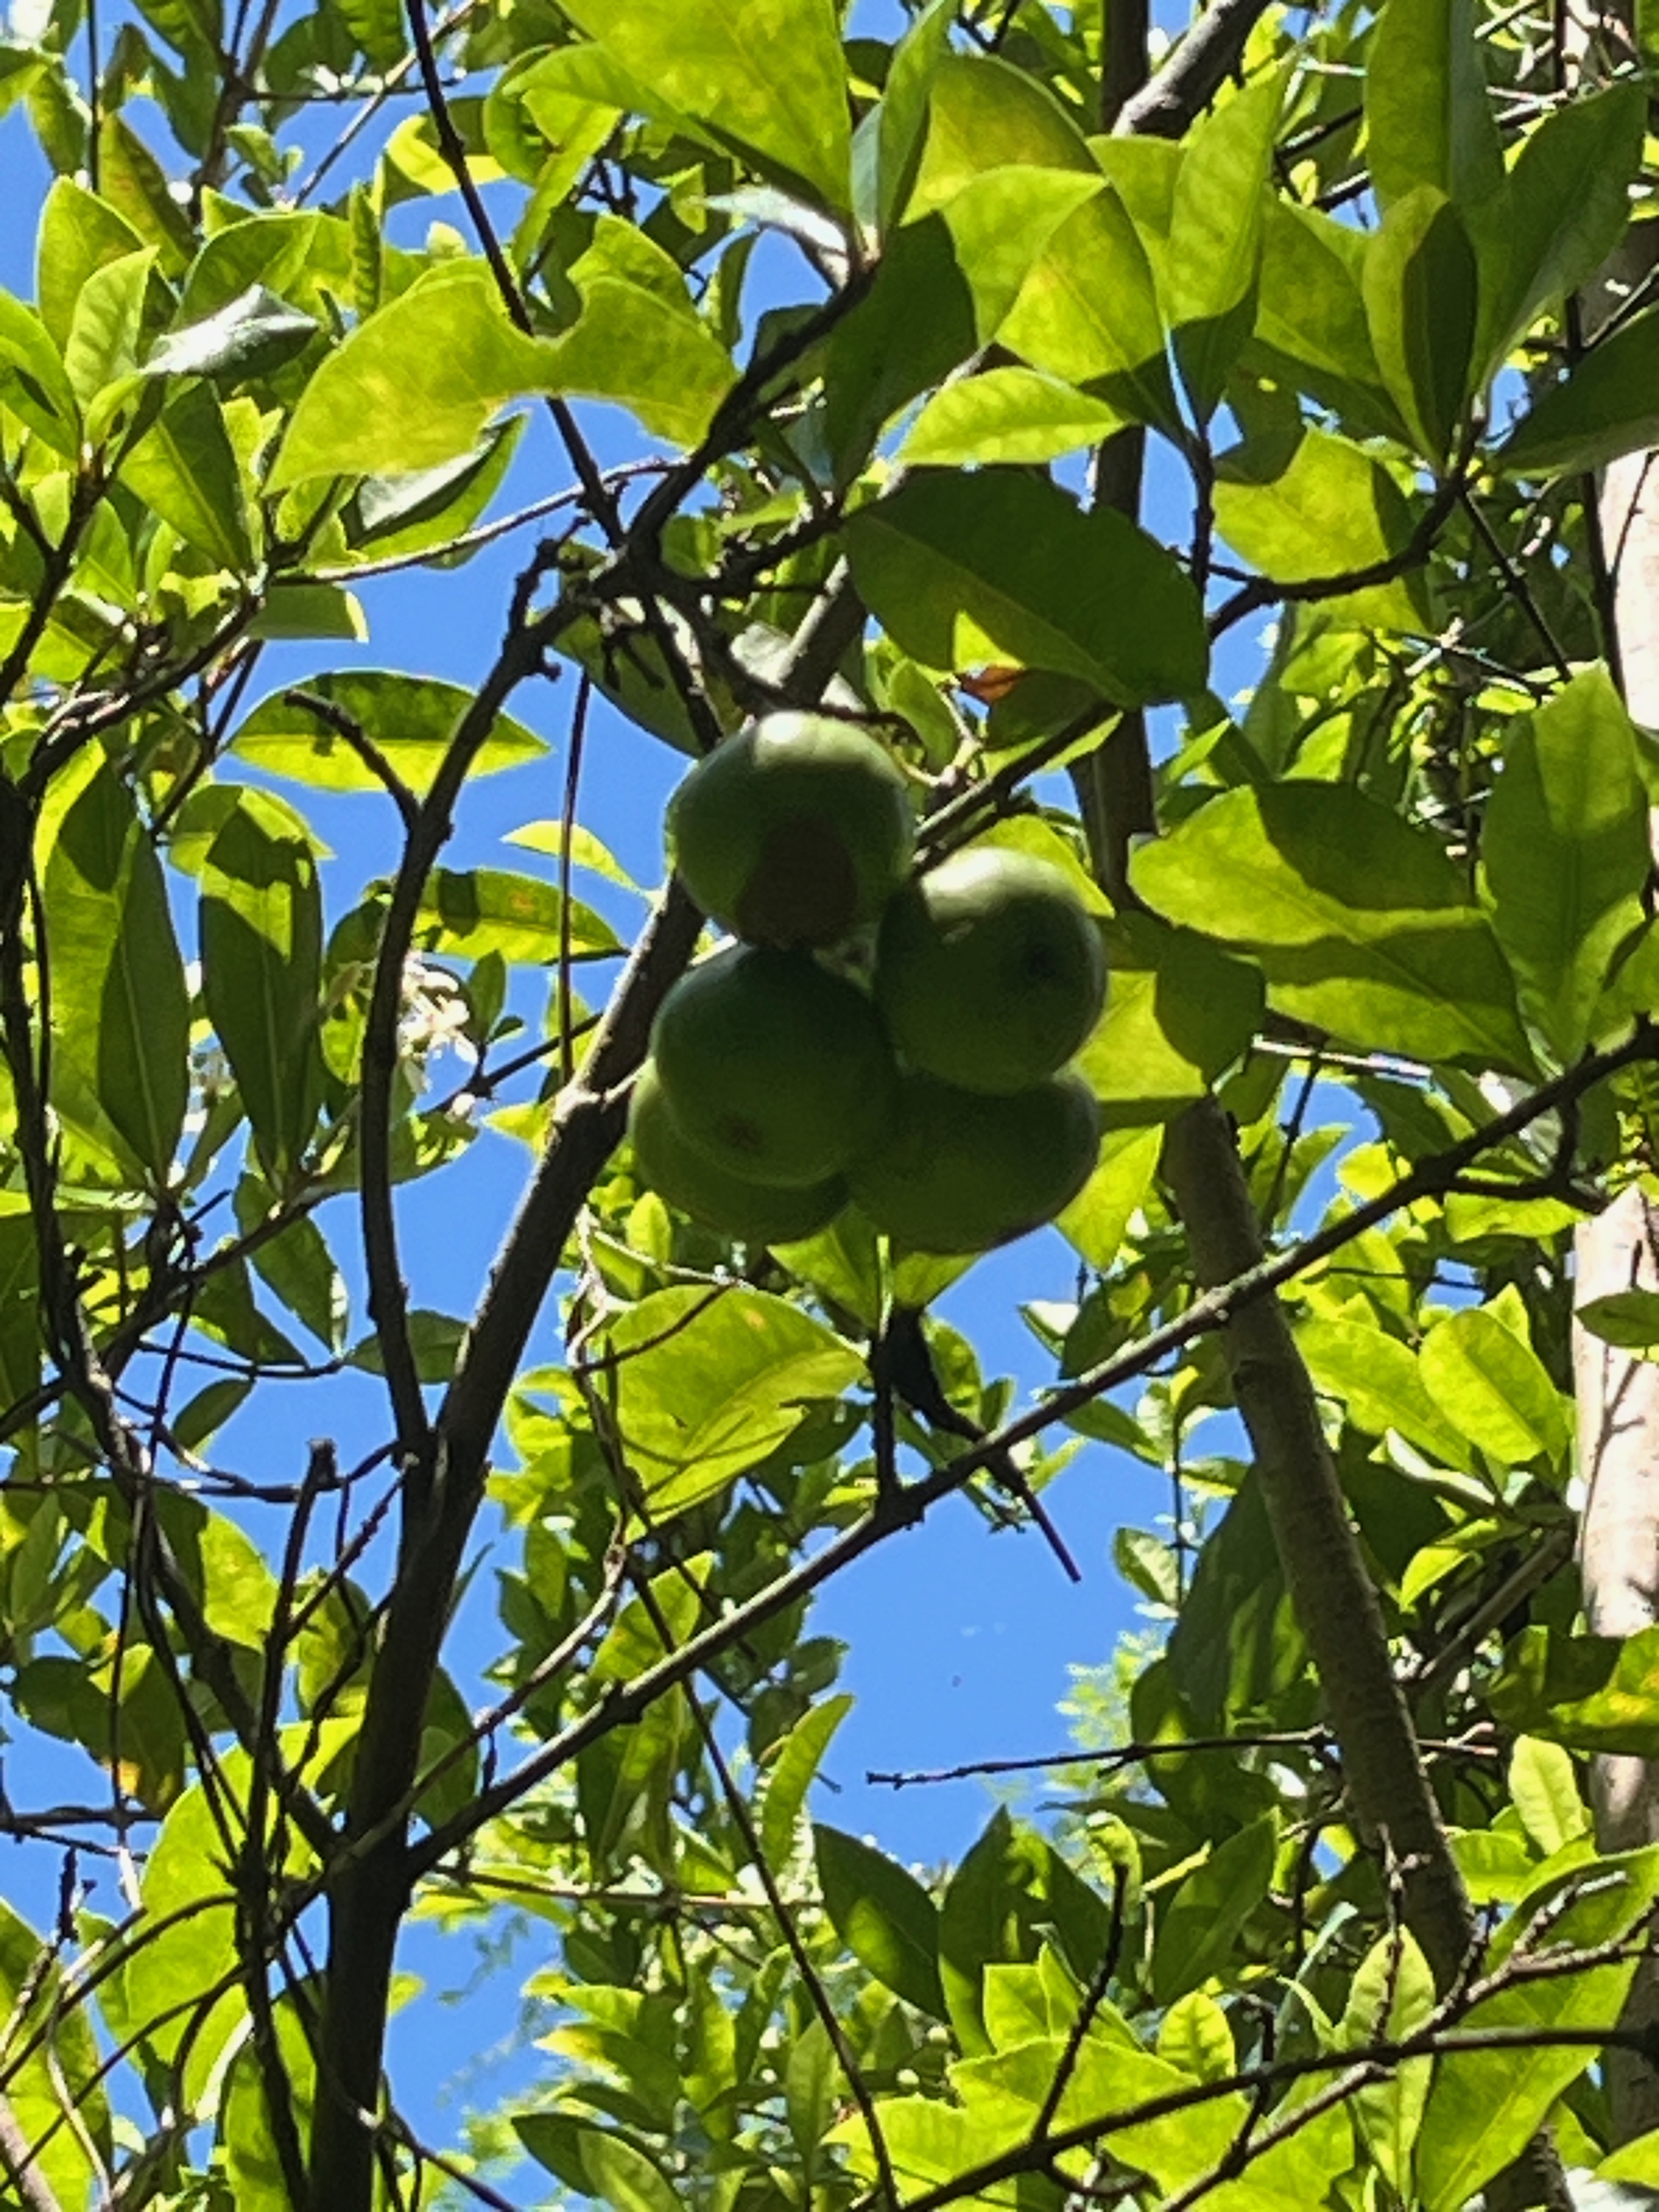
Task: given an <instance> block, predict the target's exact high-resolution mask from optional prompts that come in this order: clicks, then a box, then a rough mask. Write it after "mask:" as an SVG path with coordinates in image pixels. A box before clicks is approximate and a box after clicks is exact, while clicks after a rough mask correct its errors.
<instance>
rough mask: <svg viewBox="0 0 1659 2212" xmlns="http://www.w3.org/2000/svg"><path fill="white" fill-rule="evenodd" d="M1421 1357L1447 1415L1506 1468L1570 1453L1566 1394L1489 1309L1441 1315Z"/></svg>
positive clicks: (1424, 1372)
mask: <svg viewBox="0 0 1659 2212" xmlns="http://www.w3.org/2000/svg"><path fill="white" fill-rule="evenodd" d="M1419 1364H1420V1367H1421V1371H1422V1376H1423V1381H1424V1383H1425V1385H1426V1387H1427V1389H1428V1391H1429V1395H1431V1397H1432V1398H1433V1400H1434V1401H1435V1403H1436V1405H1437V1406H1438V1407H1439V1408H1440V1410H1441V1412H1442V1413H1443V1414H1444V1415H1445V1417H1446V1419H1448V1420H1449V1422H1450V1423H1451V1424H1452V1425H1453V1426H1454V1427H1455V1429H1457V1430H1459V1431H1461V1432H1462V1434H1463V1435H1464V1436H1466V1437H1468V1438H1469V1440H1470V1441H1471V1443H1476V1444H1478V1445H1479V1446H1480V1449H1481V1450H1482V1451H1483V1452H1485V1453H1486V1455H1487V1456H1488V1457H1489V1458H1491V1459H1492V1460H1494V1461H1496V1462H1498V1465H1499V1466H1510V1465H1524V1464H1525V1463H1526V1462H1528V1461H1530V1460H1534V1459H1536V1458H1538V1457H1540V1456H1541V1455H1542V1456H1544V1457H1546V1458H1547V1459H1550V1460H1552V1461H1559V1460H1561V1459H1563V1458H1564V1457H1565V1454H1566V1451H1567V1449H1568V1446H1569V1443H1571V1422H1570V1420H1569V1419H1568V1414H1567V1410H1566V1407H1565V1406H1564V1404H1563V1403H1562V1399H1561V1394H1560V1392H1559V1390H1558V1389H1556V1387H1555V1385H1554V1383H1552V1382H1551V1380H1550V1378H1549V1375H1548V1373H1547V1370H1546V1369H1545V1366H1544V1364H1543V1362H1542V1361H1541V1359H1540V1358H1539V1357H1538V1355H1537V1353H1536V1352H1534V1350H1533V1349H1532V1347H1531V1346H1530V1345H1528V1344H1526V1343H1523V1342H1522V1340H1521V1338H1520V1337H1518V1336H1517V1335H1516V1334H1515V1332H1514V1330H1513V1329H1511V1328H1505V1327H1504V1323H1503V1322H1501V1321H1500V1320H1498V1317H1497V1316H1496V1315H1495V1314H1494V1313H1492V1312H1491V1311H1490V1310H1488V1309H1487V1308H1486V1307H1483V1306H1472V1307H1468V1308H1467V1309H1465V1310H1463V1311H1462V1312H1461V1313H1454V1314H1448V1315H1446V1316H1445V1317H1444V1318H1443V1320H1441V1321H1437V1322H1436V1323H1435V1325H1434V1327H1433V1328H1431V1330H1430V1331H1429V1333H1428V1334H1427V1336H1426V1337H1425V1339H1424V1340H1423V1347H1422V1350H1421V1352H1420V1353H1419Z"/></svg>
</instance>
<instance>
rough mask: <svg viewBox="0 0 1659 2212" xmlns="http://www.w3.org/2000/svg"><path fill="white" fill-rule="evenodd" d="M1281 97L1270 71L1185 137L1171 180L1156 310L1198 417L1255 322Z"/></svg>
mask: <svg viewBox="0 0 1659 2212" xmlns="http://www.w3.org/2000/svg"><path fill="white" fill-rule="evenodd" d="M1284 94H1285V81H1284V78H1283V77H1282V76H1280V75H1279V73H1278V72H1275V73H1274V74H1273V76H1268V77H1264V78H1262V79H1261V81H1260V82H1257V83H1255V84H1253V85H1250V86H1249V87H1247V88H1246V89H1244V90H1243V91H1242V92H1237V93H1235V94H1233V96H1232V97H1231V99H1230V100H1225V101H1224V102H1222V103H1221V104H1220V105H1219V106H1216V107H1215V108H1212V110H1211V112H1209V113H1208V114H1207V115H1206V116H1204V117H1202V118H1200V121H1199V123H1198V124H1197V125H1196V127H1195V128H1194V130H1192V131H1190V132H1188V136H1187V138H1186V141H1185V143H1184V146H1183V148H1182V157H1181V167H1180V169H1179V170H1178V171H1177V173H1176V187H1175V201H1174V205H1173V207H1172V209H1171V210H1170V238H1169V246H1168V248H1167V252H1166V254H1165V256H1164V264H1163V268H1164V309H1165V313H1167V315H1168V317H1169V321H1170V334H1171V337H1172V340H1173V343H1174V346H1175V355H1176V362H1178V363H1179V364H1180V368H1181V380H1182V383H1183V384H1184V385H1185V386H1186V388H1187V392H1188V398H1190V399H1191V401H1192V403H1193V406H1194V410H1195V412H1196V413H1197V414H1198V416H1199V417H1200V420H1207V419H1208V417H1209V416H1211V415H1212V414H1213V412H1214V411H1215V409H1216V406H1217V404H1218V402H1219V400H1220V398H1221V395H1222V392H1223V391H1224V390H1225V386H1226V382H1227V379H1228V377H1229V375H1230V374H1231V372H1232V368H1233V364H1234V362H1236V361H1237V358H1238V355H1239V351H1240V349H1241V348H1242V347H1243V344H1244V342H1245V340H1246V339H1247V338H1248V337H1249V335H1250V332H1251V330H1252V328H1253V327H1254V325H1255V301H1256V283H1257V278H1258V276H1259V274H1260V271H1261V242H1262V228H1263V218H1264V216H1265V213H1266V208H1267V184H1268V179H1269V176H1270V173H1271V168H1272V163H1273V137H1274V133H1275V131H1277V129H1278V126H1279V109H1280V106H1282V104H1283V100H1284Z"/></svg>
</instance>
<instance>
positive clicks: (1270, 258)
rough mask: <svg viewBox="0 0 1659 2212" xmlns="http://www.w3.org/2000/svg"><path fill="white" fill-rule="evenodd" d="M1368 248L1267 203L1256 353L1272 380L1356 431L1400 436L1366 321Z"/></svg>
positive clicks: (1343, 230) (1316, 217)
mask: <svg viewBox="0 0 1659 2212" xmlns="http://www.w3.org/2000/svg"><path fill="white" fill-rule="evenodd" d="M1365 248H1366V234H1365V233H1364V231H1362V230H1358V229H1356V228H1354V226H1353V225H1352V223H1346V222H1339V221H1338V220H1337V219H1336V217H1335V216H1329V215H1325V214H1322V212H1321V211H1320V210H1319V209H1317V208H1304V207H1297V205H1295V204H1294V203H1293V202H1291V201H1288V200H1273V201H1270V203H1269V206H1268V213H1267V225H1266V230H1265V232H1264V235H1263V239H1262V253H1261V283H1260V289H1259V294H1258V299H1257V306H1256V324H1255V348H1254V351H1255V355H1256V356H1258V357H1261V358H1263V359H1264V360H1265V362H1266V365H1267V368H1268V370H1269V372H1270V373H1271V374H1273V375H1274V376H1276V377H1279V378H1282V379H1284V380H1286V381H1287V382H1290V383H1291V385H1292V386H1294V387H1295V388H1297V389H1299V390H1301V391H1304V392H1308V393H1310V395H1311V396H1312V397H1314V398H1317V399H1320V400H1322V402H1323V403H1324V404H1327V405H1328V406H1330V407H1333V408H1334V409H1335V410H1338V411H1339V412H1340V413H1341V414H1343V415H1344V416H1349V417H1352V419H1353V420H1354V421H1355V422H1357V423H1358V426H1359V427H1361V428H1364V429H1368V430H1371V429H1381V430H1383V431H1384V432H1387V433H1389V434H1390V435H1398V431H1399V428H1400V425H1399V422H1398V420H1397V417H1396V416H1395V410H1394V408H1393V405H1392V404H1391V403H1390V401H1389V398H1388V396H1387V394H1386V392H1384V390H1383V372H1382V370H1381V368H1379V367H1378V366H1377V360H1376V349H1375V348H1374V347H1373V345H1372V343H1371V332H1370V321H1369V319H1367V316H1366V313H1365V292H1364V280H1365Z"/></svg>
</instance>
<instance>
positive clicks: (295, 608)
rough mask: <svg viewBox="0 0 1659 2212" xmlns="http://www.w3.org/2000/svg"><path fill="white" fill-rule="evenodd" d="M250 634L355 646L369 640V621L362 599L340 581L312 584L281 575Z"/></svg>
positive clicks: (275, 638) (281, 639)
mask: <svg viewBox="0 0 1659 2212" xmlns="http://www.w3.org/2000/svg"><path fill="white" fill-rule="evenodd" d="M245 635H247V636H249V637H258V638H264V639H265V640H267V641H270V642H272V643H275V642H277V641H283V642H290V641H293V640H295V639H297V638H331V639H335V640H339V639H345V640H348V641H349V642H350V643H351V644H353V645H366V644H367V643H368V617H366V616H365V615H364V613H363V605H362V600H361V599H359V598H358V597H357V595H356V592H348V591H347V590H346V589H345V588H344V587H343V586H342V585H339V584H308V583H307V582H306V581H305V580H304V579H303V578H302V577H297V576H295V577H280V576H279V577H277V578H276V580H274V581H273V583H272V584H271V586H270V590H269V592H267V593H266V595H265V603H264V606H263V607H262V608H261V609H260V610H259V611H258V614H257V615H255V617H253V619H252V622H251V623H249V624H248V626H247V629H246V633H245Z"/></svg>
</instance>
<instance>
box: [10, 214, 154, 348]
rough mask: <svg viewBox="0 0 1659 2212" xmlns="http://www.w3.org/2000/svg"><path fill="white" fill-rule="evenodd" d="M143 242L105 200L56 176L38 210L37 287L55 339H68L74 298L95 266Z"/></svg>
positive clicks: (42, 311)
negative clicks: (44, 201) (44, 202)
mask: <svg viewBox="0 0 1659 2212" xmlns="http://www.w3.org/2000/svg"><path fill="white" fill-rule="evenodd" d="M143 243H144V241H143V239H142V238H140V237H139V235H138V234H137V231H136V230H135V229H134V228H132V225H131V223H130V222H127V220H126V219H125V216H118V215H117V213H116V212H115V210H114V209H113V208H112V207H111V206H110V204H109V203H108V202H107V201H106V200H100V198H99V197H97V195H96V194H95V193H93V192H89V191H88V190H87V188H86V186H85V185H82V184H77V183H76V180H75V179H74V178H73V177H58V178H56V179H54V180H53V182H52V189H51V191H49V192H48V193H47V194H46V204H45V205H44V206H43V207H42V209H41V210H40V235H39V240H38V242H37V247H36V287H35V289H36V292H37V295H38V297H39V300H40V319H41V321H42V322H44V323H45V325H46V328H47V330H48V331H50V332H51V333H52V339H53V342H54V343H56V344H58V345H59V346H65V345H67V344H68V343H69V334H70V323H71V321H72V319H73V318H74V313H75V303H76V301H77V300H78V299H79V298H80V296H81V290H82V286H83V285H84V284H85V283H86V281H87V279H88V276H91V274H92V272H93V270H94V269H101V268H102V267H103V266H104V264H105V263H106V262H109V261H119V260H121V259H123V258H125V256H126V255H127V254H129V253H137V252H139V251H140V250H141V249H142V247H143Z"/></svg>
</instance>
